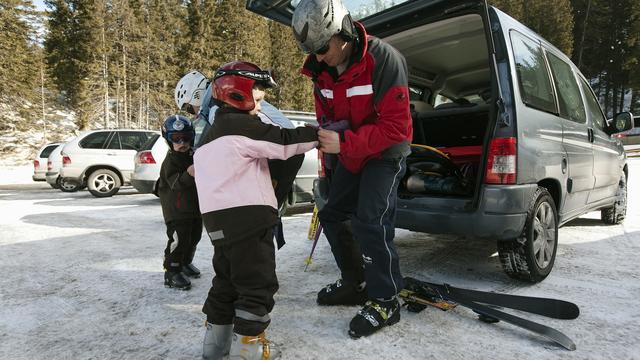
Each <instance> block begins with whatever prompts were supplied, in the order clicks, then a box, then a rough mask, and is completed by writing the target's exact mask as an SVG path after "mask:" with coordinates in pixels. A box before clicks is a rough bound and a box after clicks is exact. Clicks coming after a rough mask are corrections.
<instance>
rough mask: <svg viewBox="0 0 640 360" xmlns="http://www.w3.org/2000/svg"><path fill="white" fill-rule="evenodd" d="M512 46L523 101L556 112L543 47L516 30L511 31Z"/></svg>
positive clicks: (537, 107)
mask: <svg viewBox="0 0 640 360" xmlns="http://www.w3.org/2000/svg"><path fill="white" fill-rule="evenodd" d="M511 46H512V47H513V56H514V58H515V62H516V72H517V74H518V85H519V86H520V93H521V94H522V101H524V103H525V104H527V105H529V106H531V107H534V108H536V109H540V110H544V111H548V112H551V113H555V112H556V104H555V99H554V97H553V90H552V88H551V79H550V78H549V72H548V71H547V66H546V63H545V61H544V55H543V54H542V47H541V46H540V44H538V43H536V42H534V41H532V40H530V39H529V38H527V37H525V36H524V35H521V34H520V33H518V32H516V31H512V32H511Z"/></svg>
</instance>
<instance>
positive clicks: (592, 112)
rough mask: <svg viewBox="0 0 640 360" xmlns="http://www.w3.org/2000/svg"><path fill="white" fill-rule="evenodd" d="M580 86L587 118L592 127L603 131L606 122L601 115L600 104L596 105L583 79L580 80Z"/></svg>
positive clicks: (594, 98) (595, 100)
mask: <svg viewBox="0 0 640 360" xmlns="http://www.w3.org/2000/svg"><path fill="white" fill-rule="evenodd" d="M580 85H582V92H583V93H584V98H585V100H586V102H587V111H588V112H589V117H590V118H591V122H593V126H595V127H596V128H598V129H600V130H604V124H605V121H606V120H605V118H604V115H603V114H602V109H600V104H598V99H596V96H595V95H593V91H591V86H589V84H587V82H586V81H584V79H580Z"/></svg>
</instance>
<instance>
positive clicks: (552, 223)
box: [498, 187, 558, 283]
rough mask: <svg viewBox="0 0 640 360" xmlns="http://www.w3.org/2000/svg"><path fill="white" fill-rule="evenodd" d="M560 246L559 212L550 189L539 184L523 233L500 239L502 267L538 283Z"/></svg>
mask: <svg viewBox="0 0 640 360" xmlns="http://www.w3.org/2000/svg"><path fill="white" fill-rule="evenodd" d="M557 248H558V213H557V210H556V205H555V201H554V200H553V198H552V197H551V194H549V191H547V189H545V188H543V187H538V189H536V191H535V192H534V193H533V196H532V197H531V203H530V206H529V209H528V211H527V219H526V221H525V226H524V230H523V231H522V234H521V235H520V236H519V237H518V238H516V239H513V240H506V241H505V240H502V241H498V254H499V255H500V263H501V265H502V269H503V270H504V272H505V273H507V275H509V276H510V277H512V278H514V279H519V280H524V281H528V282H533V283H537V282H540V281H542V280H544V278H546V277H547V275H549V273H550V272H551V269H553V264H554V262H555V258H556V250H557Z"/></svg>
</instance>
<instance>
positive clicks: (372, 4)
mask: <svg viewBox="0 0 640 360" xmlns="http://www.w3.org/2000/svg"><path fill="white" fill-rule="evenodd" d="M343 2H344V4H345V5H346V6H347V8H348V9H349V10H350V12H351V14H352V16H353V17H354V18H355V19H356V20H358V21H361V22H362V23H363V24H364V25H365V27H366V28H367V30H368V32H369V34H370V35H374V36H377V37H379V38H382V39H384V40H385V41H386V42H388V43H389V44H391V45H392V46H394V47H395V48H396V49H398V50H399V51H400V52H401V53H402V54H403V55H404V56H405V58H406V60H407V65H408V70H409V86H410V96H411V100H412V101H411V112H412V120H413V129H414V130H413V135H414V136H413V144H412V154H411V155H410V156H409V158H408V159H407V168H408V170H407V174H406V177H405V178H404V179H403V183H402V184H401V185H400V188H399V190H398V213H397V223H396V224H397V226H398V227H400V228H405V229H409V230H414V231H421V232H427V233H442V234H459V235H466V236H469V237H470V238H483V239H489V240H492V241H496V243H497V248H498V253H499V256H500V261H501V264H502V267H503V269H504V271H505V272H506V273H507V274H508V275H509V276H511V277H513V278H517V279H521V280H525V281H530V282H538V281H541V280H543V279H544V278H545V277H546V276H547V275H548V274H549V273H550V271H551V269H552V268H553V265H554V262H555V256H556V249H557V245H558V227H559V226H560V225H562V224H564V223H566V222H567V221H569V220H571V219H574V218H576V217H578V216H580V215H582V214H584V213H586V212H589V211H593V210H600V211H601V212H602V221H603V222H605V223H606V224H618V223H620V222H622V220H623V219H624V217H625V213H626V187H627V181H626V180H627V174H628V169H627V164H626V155H625V152H624V150H623V147H622V145H621V144H620V141H619V140H617V138H615V137H612V136H611V135H612V134H615V133H619V132H622V131H625V130H628V129H630V128H631V127H632V115H631V114H630V113H627V112H625V113H621V114H617V115H616V116H614V118H613V120H612V121H611V122H608V121H607V120H606V117H605V115H604V114H603V112H602V110H601V108H600V106H599V105H598V100H597V98H596V96H595V95H594V93H593V91H592V90H591V88H590V86H589V81H588V79H586V78H585V77H584V76H583V75H582V74H581V73H580V71H579V70H578V68H577V67H576V66H575V65H574V64H573V63H572V62H571V61H570V59H569V58H568V57H567V56H566V55H565V54H563V53H562V52H561V51H560V50H558V49H557V48H556V47H554V46H553V45H552V44H550V43H549V42H548V41H546V40H545V39H543V38H542V37H541V36H540V35H538V34H536V33H535V32H533V31H532V30H531V29H529V28H527V27H526V26H524V25H523V24H521V23H519V22H518V21H516V20H515V19H513V18H511V17H510V16H509V15H507V14H505V13H504V12H502V11H500V10H499V9H497V8H495V7H492V6H488V5H487V3H486V1H469V0H449V1H441V0H409V1H402V0H399V1H395V2H393V3H392V2H380V1H376V0H345V1H343ZM293 3H295V4H297V2H293ZM391 4H395V5H391ZM247 8H248V9H249V10H251V11H254V12H256V13H258V14H261V15H264V16H267V17H269V18H271V19H274V20H276V21H279V22H281V23H283V24H286V25H290V23H291V16H292V13H293V10H294V8H295V7H294V5H292V3H290V2H288V1H280V0H278V1H270V0H248V1H247ZM310 86H311V85H310ZM324 181H326V179H322V178H321V179H319V180H318V183H317V186H316V187H315V189H314V191H315V194H316V202H317V203H318V205H319V206H322V203H323V199H325V198H326V196H327V194H326V192H325V191H324V190H325V189H326V186H324V184H323V182H324Z"/></svg>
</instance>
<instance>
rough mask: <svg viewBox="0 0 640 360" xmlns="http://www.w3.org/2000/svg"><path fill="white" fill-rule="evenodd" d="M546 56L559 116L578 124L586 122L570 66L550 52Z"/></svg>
mask: <svg viewBox="0 0 640 360" xmlns="http://www.w3.org/2000/svg"><path fill="white" fill-rule="evenodd" d="M547 58H548V59H549V67H551V73H552V74H553V81H554V83H555V85H556V93H557V94H558V108H559V110H560V116H562V117H563V118H566V119H569V120H571V121H575V122H577V123H580V124H584V123H586V122H587V118H586V114H585V112H584V104H583V103H582V97H581V96H580V89H579V88H578V83H576V78H575V76H574V75H573V70H571V66H569V64H567V63H566V62H564V61H562V60H560V58H558V57H557V56H555V55H553V54H551V53H547Z"/></svg>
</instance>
